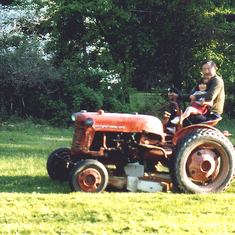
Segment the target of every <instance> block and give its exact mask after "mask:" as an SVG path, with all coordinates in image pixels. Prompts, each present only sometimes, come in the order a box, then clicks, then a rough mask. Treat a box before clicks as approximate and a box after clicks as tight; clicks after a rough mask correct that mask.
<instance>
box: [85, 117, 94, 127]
mask: <svg viewBox="0 0 235 235" xmlns="http://www.w3.org/2000/svg"><path fill="white" fill-rule="evenodd" d="M93 124H94V120H93V119H92V118H87V120H86V126H87V127H92V126H93Z"/></svg>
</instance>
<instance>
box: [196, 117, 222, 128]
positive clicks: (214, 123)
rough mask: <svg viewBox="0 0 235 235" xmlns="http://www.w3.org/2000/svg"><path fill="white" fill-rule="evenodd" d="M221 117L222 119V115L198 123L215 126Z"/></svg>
mask: <svg viewBox="0 0 235 235" xmlns="http://www.w3.org/2000/svg"><path fill="white" fill-rule="evenodd" d="M221 119H222V117H219V118H217V119H214V120H209V121H205V122H200V124H206V125H209V126H215V125H216V124H217V123H218V122H219V121H220V120H221Z"/></svg>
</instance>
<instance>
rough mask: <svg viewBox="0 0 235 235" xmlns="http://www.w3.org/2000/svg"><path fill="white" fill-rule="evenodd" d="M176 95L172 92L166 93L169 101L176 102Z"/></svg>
mask: <svg viewBox="0 0 235 235" xmlns="http://www.w3.org/2000/svg"><path fill="white" fill-rule="evenodd" d="M178 96H179V95H178V94H176V93H174V92H170V93H168V97H169V99H174V100H176V99H177V98H178Z"/></svg>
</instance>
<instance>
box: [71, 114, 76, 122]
mask: <svg viewBox="0 0 235 235" xmlns="http://www.w3.org/2000/svg"><path fill="white" fill-rule="evenodd" d="M71 119H72V121H74V122H75V121H76V119H77V113H73V114H72V116H71Z"/></svg>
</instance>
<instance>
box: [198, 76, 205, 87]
mask: <svg viewBox="0 0 235 235" xmlns="http://www.w3.org/2000/svg"><path fill="white" fill-rule="evenodd" d="M202 83H203V84H206V82H205V79H204V78H200V79H199V80H198V82H197V85H199V84H202Z"/></svg>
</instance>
